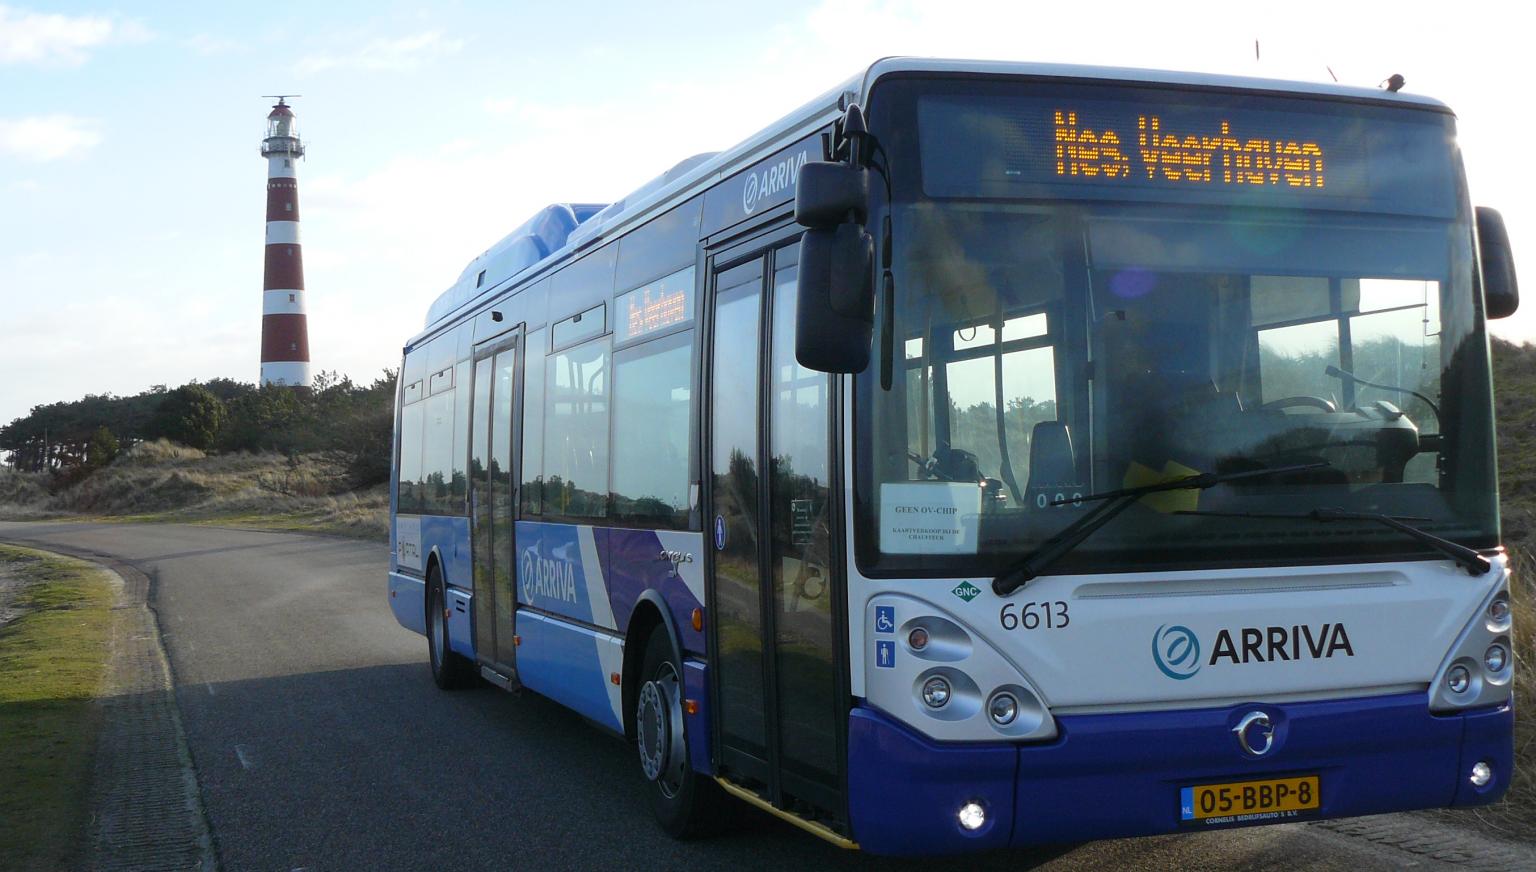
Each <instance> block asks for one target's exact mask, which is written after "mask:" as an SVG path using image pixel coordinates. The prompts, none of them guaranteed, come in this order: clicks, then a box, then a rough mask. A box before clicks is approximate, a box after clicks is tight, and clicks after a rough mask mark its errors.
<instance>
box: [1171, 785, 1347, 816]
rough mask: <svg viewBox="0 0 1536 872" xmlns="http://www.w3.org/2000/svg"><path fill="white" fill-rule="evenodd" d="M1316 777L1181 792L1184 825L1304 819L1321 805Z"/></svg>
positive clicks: (1215, 786) (1204, 786) (1180, 808)
mask: <svg viewBox="0 0 1536 872" xmlns="http://www.w3.org/2000/svg"><path fill="white" fill-rule="evenodd" d="M1320 793H1321V791H1320V790H1319V786H1318V777H1317V776H1316V775H1303V776H1301V777H1299V778H1269V779H1265V780H1263V781H1232V782H1228V783H1226V784H1197V785H1194V786H1191V787H1185V788H1181V789H1180V791H1179V817H1180V818H1181V819H1182V820H1183V822H1184V823H1190V824H1219V823H1251V822H1254V821H1260V820H1276V821H1280V820H1288V819H1291V818H1298V817H1302V816H1303V815H1304V814H1305V813H1306V812H1309V811H1316V810H1317V809H1318V808H1320V807H1321V806H1322V798H1321V796H1320Z"/></svg>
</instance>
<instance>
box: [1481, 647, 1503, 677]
mask: <svg viewBox="0 0 1536 872" xmlns="http://www.w3.org/2000/svg"><path fill="white" fill-rule="evenodd" d="M1483 665H1484V666H1486V667H1488V671H1489V672H1503V671H1504V667H1506V666H1508V665H1509V652H1508V651H1506V650H1505V649H1504V646H1503V645H1489V646H1488V650H1487V652H1485V653H1484V654H1483Z"/></svg>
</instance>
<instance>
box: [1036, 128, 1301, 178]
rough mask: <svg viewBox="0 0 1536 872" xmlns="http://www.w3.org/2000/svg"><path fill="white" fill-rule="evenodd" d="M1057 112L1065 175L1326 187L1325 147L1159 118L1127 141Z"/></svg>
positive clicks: (1059, 159)
mask: <svg viewBox="0 0 1536 872" xmlns="http://www.w3.org/2000/svg"><path fill="white" fill-rule="evenodd" d="M1053 114H1054V116H1055V117H1054V120H1055V130H1054V132H1055V137H1054V139H1055V143H1056V149H1055V150H1056V175H1058V176H1083V177H1085V178H1103V179H1117V178H1122V177H1127V176H1130V175H1131V174H1132V173H1141V174H1142V175H1143V176H1145V177H1146V178H1147V179H1148V180H1155V179H1157V178H1162V179H1165V180H1167V181H1169V182H1179V183H1184V184H1193V185H1210V184H1219V185H1287V186H1289V187H1292V188H1321V187H1323V185H1324V183H1325V180H1326V176H1325V175H1324V155H1323V147H1322V146H1321V145H1320V144H1318V143H1317V142H1315V141H1311V140H1307V139H1293V138H1287V137H1286V136H1285V135H1284V134H1281V135H1279V136H1273V135H1257V136H1255V135H1242V136H1240V135H1239V134H1238V132H1235V131H1234V130H1233V129H1232V122H1230V121H1227V120H1225V119H1222V120H1221V121H1218V122H1217V124H1216V129H1214V130H1184V131H1180V130H1176V129H1169V128H1167V127H1165V126H1164V124H1163V120H1162V118H1160V117H1159V116H1157V115H1145V114H1141V115H1137V116H1136V125H1135V131H1134V134H1133V136H1132V137H1131V138H1130V141H1127V137H1125V136H1122V134H1121V133H1120V131H1117V130H1114V129H1113V128H1110V127H1107V126H1105V127H1100V128H1099V129H1098V130H1094V129H1093V128H1092V127H1087V126H1084V125H1083V124H1082V123H1081V122H1079V120H1078V114H1077V113H1076V112H1074V111H1072V110H1062V109H1057V110H1056V111H1055V112H1054V113H1053ZM1266 133H1267V132H1266ZM1133 158H1134V160H1133ZM1013 172H1018V171H1017V170H1014V171H1013Z"/></svg>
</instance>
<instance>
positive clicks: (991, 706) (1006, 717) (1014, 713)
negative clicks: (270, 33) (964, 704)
mask: <svg viewBox="0 0 1536 872" xmlns="http://www.w3.org/2000/svg"><path fill="white" fill-rule="evenodd" d="M987 713H988V714H990V715H991V716H992V723H994V724H997V725H998V726H999V727H1006V726H1008V725H1009V724H1011V723H1013V719H1014V718H1016V717H1018V716H1019V701H1018V700H1016V699H1014V698H1013V694H1011V693H1000V694H998V695H997V696H994V697H992V702H990V703H988V704H987Z"/></svg>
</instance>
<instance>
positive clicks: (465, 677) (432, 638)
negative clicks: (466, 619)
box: [427, 566, 473, 690]
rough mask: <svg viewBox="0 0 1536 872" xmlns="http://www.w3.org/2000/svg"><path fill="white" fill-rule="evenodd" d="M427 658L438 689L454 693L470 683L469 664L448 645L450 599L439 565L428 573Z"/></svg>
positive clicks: (471, 674) (471, 677) (470, 671)
mask: <svg viewBox="0 0 1536 872" xmlns="http://www.w3.org/2000/svg"><path fill="white" fill-rule="evenodd" d="M427 657H428V659H429V660H430V661H431V663H432V680H433V681H434V682H436V684H437V686H438V687H439V688H441V689H443V690H455V689H457V688H460V687H465V686H468V685H469V684H470V683H471V681H472V679H473V670H471V669H470V662H469V661H468V660H466V659H464V657H463V656H462V655H459V654H455V653H454V651H453V648H452V646H450V645H449V644H448V606H447V598H446V597H445V596H444V594H443V573H442V571H441V570H439V569H438V568H437V567H436V566H433V567H432V571H431V572H429V573H427Z"/></svg>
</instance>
